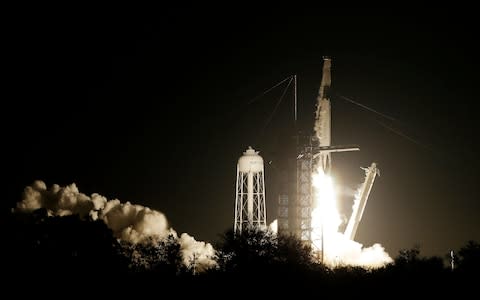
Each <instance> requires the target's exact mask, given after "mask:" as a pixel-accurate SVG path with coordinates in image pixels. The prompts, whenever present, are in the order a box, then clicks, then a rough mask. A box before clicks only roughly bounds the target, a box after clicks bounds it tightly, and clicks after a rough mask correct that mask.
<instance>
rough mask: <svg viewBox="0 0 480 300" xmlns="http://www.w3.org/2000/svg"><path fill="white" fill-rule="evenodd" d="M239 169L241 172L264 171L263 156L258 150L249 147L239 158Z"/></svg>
mask: <svg viewBox="0 0 480 300" xmlns="http://www.w3.org/2000/svg"><path fill="white" fill-rule="evenodd" d="M238 171H240V172H244V173H247V172H263V158H262V157H261V156H260V155H258V151H255V150H254V149H252V147H248V149H247V151H245V152H243V155H242V156H240V158H239V159H238Z"/></svg>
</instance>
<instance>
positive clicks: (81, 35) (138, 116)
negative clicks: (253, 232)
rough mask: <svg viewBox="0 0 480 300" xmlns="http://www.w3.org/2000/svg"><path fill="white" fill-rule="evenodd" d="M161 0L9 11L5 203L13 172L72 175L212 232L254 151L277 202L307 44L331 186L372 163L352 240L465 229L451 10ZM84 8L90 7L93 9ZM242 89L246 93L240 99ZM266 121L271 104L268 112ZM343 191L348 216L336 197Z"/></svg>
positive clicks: (464, 124)
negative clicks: (321, 94)
mask: <svg viewBox="0 0 480 300" xmlns="http://www.w3.org/2000/svg"><path fill="white" fill-rule="evenodd" d="M216 9H218V8H214V7H193V6H192V7H190V6H187V5H186V6H185V7H168V8H163V9H160V8H157V9H156V10H151V11H149V13H148V14H133V13H129V12H128V10H126V9H125V10H121V11H117V10H115V11H114V10H113V9H112V10H107V11H102V12H98V13H89V12H83V11H80V10H75V9H72V10H68V11H66V12H65V13H56V12H55V11H54V10H52V11H49V10H48V9H45V8H44V10H45V11H43V10H42V11H41V13H40V12H37V11H35V10H34V9H32V10H31V11H25V12H22V13H21V14H19V15H18V18H17V19H16V21H15V22H12V23H11V24H10V28H9V29H8V30H7V31H8V33H7V38H6V39H8V44H7V45H5V46H6V48H7V55H5V56H4V59H5V60H6V64H7V68H6V69H5V70H6V72H7V74H6V77H7V79H6V81H4V83H6V89H5V90H4V95H3V109H2V112H3V114H2V121H1V122H2V132H3V134H2V146H3V147H2V148H3V149H2V150H3V152H4V155H3V164H2V170H3V174H4V178H6V181H4V182H5V183H4V187H5V190H6V191H7V193H6V196H5V197H6V199H4V201H3V208H4V209H5V210H6V209H8V208H11V207H13V206H14V205H15V203H16V202H17V201H19V200H21V193H22V191H23V189H24V187H25V186H27V185H30V184H31V183H32V182H33V181H34V180H36V179H41V180H43V181H45V182H46V184H47V186H51V185H52V184H54V183H57V184H60V185H67V184H70V183H73V182H75V183H76V184H77V186H78V187H79V189H80V191H81V192H83V193H85V194H87V195H90V194H92V193H95V192H96V193H100V194H102V195H104V196H106V197H107V198H109V199H113V198H118V199H120V200H122V201H130V202H132V203H138V204H142V205H145V206H149V207H151V208H154V209H157V210H160V211H162V212H163V213H165V214H166V216H167V218H168V220H169V222H170V224H171V226H173V227H174V228H175V229H176V230H177V231H178V232H188V233H189V234H191V235H193V236H195V238H196V239H200V240H207V241H215V240H218V235H219V234H220V233H222V232H224V231H225V230H227V229H229V228H231V227H232V226H233V209H234V195H235V176H236V163H237V159H238V157H239V156H240V155H241V153H242V152H243V151H244V150H245V149H246V148H247V147H248V146H249V145H251V146H253V147H255V148H256V149H257V150H259V151H260V154H261V155H262V156H263V158H264V160H265V161H266V162H269V163H268V164H266V171H265V176H266V184H267V185H266V193H267V194H266V198H267V199H266V202H267V219H268V222H271V221H272V220H273V219H275V218H276V208H277V206H276V203H277V197H278V193H279V191H280V190H281V183H280V179H279V178H281V177H282V174H285V173H286V172H288V170H285V168H284V167H283V166H284V165H285V163H284V162H285V161H286V159H287V157H286V151H285V149H287V148H289V147H291V146H292V145H293V144H292V143H293V142H294V139H293V138H292V136H293V133H292V132H294V131H292V128H293V125H294V123H293V90H292V89H291V87H290V88H289V89H288V90H287V92H286V95H285V97H284V99H283V101H282V102H281V104H280V105H279V106H278V108H277V110H276V112H275V114H274V115H273V116H272V117H271V118H270V116H271V114H272V111H273V110H274V107H275V104H276V103H277V100H278V99H279V97H280V96H281V94H282V92H283V89H284V88H285V87H286V85H282V86H279V87H278V88H276V89H274V90H273V91H271V92H270V93H268V94H266V95H264V96H262V97H259V98H256V99H255V101H253V103H250V102H252V101H251V100H252V99H253V98H254V97H255V96H257V95H258V94H261V92H262V91H264V90H266V89H268V88H269V87H271V86H273V85H274V84H276V83H277V82H279V81H281V80H282V79H284V78H286V77H288V76H290V75H292V74H297V76H298V97H299V98H298V100H299V107H298V109H299V121H298V124H297V128H299V129H302V130H303V131H305V132H308V131H309V130H312V128H313V118H314V111H315V101H316V94H317V91H318V88H319V84H320V80H321V75H322V74H321V72H322V56H324V55H329V56H331V57H332V59H333V62H332V89H333V91H334V93H336V95H343V96H346V97H349V98H351V99H354V100H355V101H358V102H360V103H362V104H364V105H366V106H368V107H371V108H373V109H375V110H377V111H379V112H382V113H383V114H386V115H388V116H391V117H393V118H394V119H395V121H391V120H388V119H385V118H382V117H380V116H379V115H377V114H374V113H372V112H369V111H366V110H364V109H362V108H360V107H358V106H355V105H352V104H351V103H349V102H347V101H345V100H343V99H341V98H340V97H338V96H335V97H333V98H332V99H331V100H332V118H333V121H332V143H333V144H357V145H359V146H360V148H361V151H360V152H354V153H339V154H333V174H334V176H335V180H336V182H337V183H338V185H339V188H340V189H341V190H342V191H349V190H354V189H355V188H356V187H357V185H358V184H360V183H361V182H362V181H363V176H364V172H363V171H362V170H361V169H360V167H367V166H369V165H370V163H371V162H376V163H377V165H378V167H379V169H380V170H381V176H380V177H377V179H376V181H375V185H374V187H373V189H372V192H371V195H370V198H369V200H368V203H367V207H366V210H365V213H364V215H363V219H362V222H361V224H360V226H359V229H358V232H357V240H358V241H359V242H362V243H364V244H365V245H367V246H370V245H371V244H373V243H375V242H379V243H381V244H382V245H384V246H385V247H386V250H387V251H388V252H389V253H390V254H391V255H392V256H395V255H396V254H397V252H398V250H399V249H400V248H410V247H413V246H414V245H420V247H421V251H422V253H424V254H425V255H441V256H443V255H444V254H446V253H447V252H449V251H450V250H451V249H458V248H459V247H460V246H462V245H464V243H465V242H466V241H467V240H469V239H474V240H480V201H479V200H480V199H479V198H480V197H479V196H478V190H479V186H478V182H479V181H478V177H479V176H478V170H479V168H480V163H479V160H478V154H477V153H478V151H479V142H478V134H477V129H478V128H479V126H478V125H477V114H478V112H477V111H478V110H477V107H478V105H477V103H478V100H479V99H478V96H477V93H478V91H477V86H478V82H479V79H480V76H479V60H478V50H479V49H478V46H476V45H475V43H476V39H477V36H478V34H477V29H476V28H475V26H476V21H475V18H474V17H473V16H472V15H468V14H465V13H461V14H460V13H458V12H456V11H451V12H449V11H446V10H445V11H429V12H428V13H427V12H425V11H423V12H416V13H413V12H412V11H410V10H406V11H404V14H401V13H397V14H394V13H392V12H389V11H381V12H379V11H373V10H366V9H362V10H355V9H351V10H345V9H330V8H329V9H327V8H324V9H319V8H312V9H306V8H305V9H301V10H300V9H295V8H291V9H290V8H289V9H282V10H278V9H271V8H268V9H266V8H255V7H242V8H223V10H222V11H220V12H217V11H216ZM95 11H96V10H95ZM249 103H250V104H249ZM267 120H270V121H269V122H267ZM347 194H348V193H343V194H341V197H340V203H339V205H340V207H341V208H342V211H343V212H344V213H346V214H348V213H349V212H348V209H349V208H350V206H351V200H352V199H351V198H348V196H347Z"/></svg>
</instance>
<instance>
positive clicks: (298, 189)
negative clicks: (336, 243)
mask: <svg viewBox="0 0 480 300" xmlns="http://www.w3.org/2000/svg"><path fill="white" fill-rule="evenodd" d="M330 73H331V59H330V58H328V57H324V58H323V70H322V81H321V85H320V89H319V92H318V97H317V110H316V122H315V133H316V134H315V135H303V136H302V135H298V134H297V136H296V137H295V139H296V160H295V166H291V167H292V169H293V168H294V169H295V179H294V180H295V182H294V183H292V184H291V186H292V187H293V188H291V189H290V191H289V192H288V193H286V194H281V195H279V198H278V232H279V233H281V234H287V235H294V236H296V237H298V238H299V239H300V240H302V241H304V242H305V243H312V242H313V241H312V230H313V228H312V212H313V209H314V208H315V199H314V196H315V195H314V192H313V185H312V174H313V173H314V172H315V171H316V168H318V167H320V168H321V169H322V171H323V172H324V173H325V174H326V175H330V171H331V163H332V158H331V153H332V152H347V151H359V150H360V148H359V147H358V146H356V145H341V146H333V145H332V144H331V103H330V85H331V74H330ZM296 82H297V80H296V76H295V107H296V105H297V97H296ZM296 117H297V110H296V108H295V120H296ZM364 170H365V171H366V179H365V182H364V183H363V185H362V186H361V188H360V189H359V195H358V196H359V198H358V199H359V200H358V201H357V202H358V203H357V202H356V203H355V205H357V206H358V208H359V209H358V210H357V211H354V212H353V213H352V215H351V217H350V219H349V222H348V225H347V230H346V232H345V234H347V235H348V236H349V238H350V239H352V240H353V239H354V237H355V233H356V230H357V228H358V224H359V222H360V220H361V217H362V214H363V210H364V208H365V205H366V201H367V199H368V195H369V193H370V190H371V188H372V185H373V182H374V179H375V176H376V175H377V173H378V169H377V168H376V165H375V163H373V164H372V166H371V167H369V168H365V169H364ZM321 230H322V235H321V241H320V244H321V246H320V249H321V251H322V257H323V243H324V242H323V225H322V229H321ZM317 246H318V245H317Z"/></svg>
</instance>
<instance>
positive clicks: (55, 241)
mask: <svg viewBox="0 0 480 300" xmlns="http://www.w3.org/2000/svg"><path fill="white" fill-rule="evenodd" d="M2 223H3V224H2V225H3V228H6V229H7V230H6V231H5V232H6V234H5V236H6V243H5V244H4V246H3V247H2V252H3V257H4V261H5V263H4V267H3V268H2V272H3V273H4V274H3V275H5V276H4V278H7V282H10V281H11V282H21V281H22V280H24V278H25V276H26V274H28V276H29V277H31V278H36V281H37V283H38V282H42V281H58V280H59V281H62V280H67V278H68V279H69V280H71V279H72V278H79V277H82V276H85V274H87V275H88V278H89V280H105V278H108V279H111V280H116V282H117V283H119V284H122V283H127V282H128V283H129V284H133V283H142V284H146V283H148V282H150V283H152V284H158V282H162V284H164V285H168V284H170V283H175V284H179V285H180V286H189V287H193V288H194V289H192V290H191V291H201V290H206V289H207V287H211V286H222V287H224V288H227V289H228V288H238V285H239V284H240V283H242V284H249V285H253V286H252V287H253V288H260V286H256V284H257V285H258V283H260V282H266V280H267V281H268V282H274V283H275V287H272V286H271V285H269V287H268V291H269V292H271V293H273V294H271V295H274V294H275V293H277V292H278V295H282V293H281V291H287V290H291V289H294V290H297V291H303V292H306V293H312V294H315V293H316V292H318V290H319V289H320V290H322V291H325V292H327V291H332V292H333V291H338V290H339V289H340V290H341V289H342V288H343V290H344V292H346V293H348V292H353V291H355V292H357V291H363V290H365V291H366V290H369V289H375V288H378V287H379V286H381V287H384V288H390V289H398V288H399V287H406V288H407V289H420V290H424V291H438V290H439V287H447V286H448V287H455V289H458V288H459V287H461V289H462V290H465V289H472V290H473V289H474V288H475V286H476V285H475V281H474V280H475V279H476V278H477V273H478V270H479V267H480V244H479V243H478V242H476V241H473V240H472V241H468V242H466V244H465V245H464V246H462V247H461V248H460V249H459V250H458V251H456V252H455V257H454V262H455V264H454V268H453V269H452V268H451V261H450V259H451V257H450V255H449V256H448V257H446V259H442V258H440V257H436V256H434V257H424V256H421V251H420V247H419V246H414V247H412V248H407V249H402V250H401V251H400V252H399V253H398V255H397V256H396V257H395V259H394V262H393V263H391V264H388V265H386V266H384V267H382V268H376V269H367V268H361V267H354V266H340V267H336V268H329V267H327V266H325V265H323V264H322V263H321V262H320V261H319V259H318V258H316V257H314V256H312V254H311V253H312V251H311V248H310V246H309V245H308V244H305V243H304V242H302V241H301V240H299V239H298V238H296V237H294V236H284V235H276V234H274V233H273V232H271V231H269V230H259V229H258V228H248V229H246V230H243V231H242V233H241V234H239V233H236V234H235V233H234V232H233V230H227V231H226V232H224V233H223V234H222V235H221V236H220V240H219V241H218V242H217V243H216V245H215V248H216V250H217V257H218V259H217V263H218V264H217V266H216V267H214V268H211V269H208V270H207V271H205V272H201V273H198V272H195V268H194V267H192V265H193V266H194V264H195V262H194V261H193V262H192V265H190V266H189V267H187V266H185V264H184V262H183V260H182V255H181V247H180V244H179V241H178V238H177V237H176V236H174V235H169V236H168V237H167V238H165V239H162V240H154V239H149V240H145V241H144V242H141V243H137V244H132V243H127V242H122V241H119V240H118V239H117V238H115V237H114V236H113V233H112V231H111V230H110V229H109V228H108V227H107V226H106V225H105V223H104V222H102V221H100V220H96V221H94V220H92V219H89V218H87V219H81V218H80V217H79V216H77V215H70V216H62V217H59V216H54V217H52V216H49V215H48V212H47V211H46V210H45V209H38V210H36V211H34V212H33V213H28V214H27V213H12V214H10V215H9V216H8V217H7V218H4V219H3V220H2ZM82 278H83V277H82ZM345 287H348V289H345ZM402 291H405V289H403V288H402V289H400V290H399V292H402Z"/></svg>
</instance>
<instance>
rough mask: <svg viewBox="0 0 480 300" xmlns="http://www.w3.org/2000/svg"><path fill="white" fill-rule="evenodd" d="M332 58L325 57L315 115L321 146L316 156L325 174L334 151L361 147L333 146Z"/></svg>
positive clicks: (330, 165)
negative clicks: (331, 104) (331, 103)
mask: <svg viewBox="0 0 480 300" xmlns="http://www.w3.org/2000/svg"><path fill="white" fill-rule="evenodd" d="M331 66H332V60H331V59H330V58H329V57H323V72H322V82H321V84H320V89H319V91H318V97H317V101H318V102H317V112H316V115H315V127H314V129H315V133H316V136H317V138H318V141H319V147H318V148H317V149H316V150H317V151H316V154H315V155H314V158H318V162H319V164H320V166H321V167H322V169H323V171H324V172H325V174H329V173H330V169H331V167H332V157H331V153H332V152H345V151H358V150H360V148H359V147H358V146H355V145H347V146H332V145H331V134H332V124H331V123H332V116H331V106H330V93H329V92H330V85H331V84H332V79H331V76H330V70H331Z"/></svg>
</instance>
